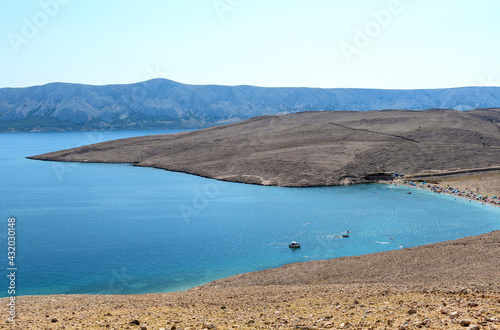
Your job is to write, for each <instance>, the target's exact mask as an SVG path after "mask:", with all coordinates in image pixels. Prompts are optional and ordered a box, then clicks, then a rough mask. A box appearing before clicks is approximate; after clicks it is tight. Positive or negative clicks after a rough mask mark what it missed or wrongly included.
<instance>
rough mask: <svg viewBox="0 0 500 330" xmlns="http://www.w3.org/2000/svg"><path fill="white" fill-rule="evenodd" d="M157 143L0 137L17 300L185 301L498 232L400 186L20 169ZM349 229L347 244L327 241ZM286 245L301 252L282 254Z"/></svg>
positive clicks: (125, 168) (124, 168)
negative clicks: (267, 274)
mask: <svg viewBox="0 0 500 330" xmlns="http://www.w3.org/2000/svg"><path fill="white" fill-rule="evenodd" d="M167 132H171V131H163V132H160V131H126V132H102V133H101V132H88V133H81V132H63V133H0V170H1V172H0V173H1V174H2V185H1V190H0V199H1V212H2V214H1V218H0V220H1V219H3V220H1V221H2V222H3V223H4V225H2V226H1V227H0V228H4V229H3V230H2V231H1V232H0V239H1V242H2V244H1V246H2V247H1V248H2V249H3V250H4V251H5V253H0V255H4V260H3V261H2V265H5V266H4V267H3V268H4V270H5V272H6V269H7V261H8V260H7V257H6V251H7V243H6V238H7V219H8V218H9V217H12V216H14V217H16V219H17V222H16V226H17V228H16V243H17V245H16V248H17V250H16V253H17V254H16V262H17V268H18V271H17V284H16V286H17V287H16V293H17V294H18V295H26V294H57V293H89V294H94V293H104V294H127V293H146V292H167V291H177V290H185V289H188V288H190V287H193V286H196V285H200V284H203V283H206V282H209V281H211V280H215V279H218V278H222V277H226V276H230V275H234V274H238V273H243V272H248V271H254V270H261V269H265V268H270V267H277V266H280V265H283V264H285V263H291V262H298V261H308V260H314V259H328V258H334V257H340V256H348V255H359V254H366V253H372V252H378V251H387V250H392V249H400V248H405V247H412V246H417V245H422V244H427V243H434V242H440V241H445V240H450V239H456V238H460V237H465V236H470V235H477V234H481V233H485V232H489V231H492V230H496V229H500V208H495V207H493V206H489V205H484V206H483V205H481V204H480V203H475V202H469V201H468V200H461V199H459V200H456V199H455V197H452V196H446V195H440V196H436V195H433V194H432V193H430V192H428V191H423V190H418V189H414V188H408V187H389V186H385V185H359V186H352V187H325V188H302V189H295V188H280V187H262V186H255V185H245V184H236V183H226V182H219V181H215V180H211V179H205V178H200V177H196V176H192V175H187V174H182V173H173V172H168V171H163V170H157V169H151V168H136V167H133V166H130V165H126V164H113V165H112V164H76V163H74V164H73V163H58V162H42V161H35V160H28V159H25V157H26V156H30V155H35V154H40V153H44V152H48V151H53V150H59V149H63V148H69V147H74V146H77V145H83V144H89V143H94V142H100V141H104V140H110V139H116V138H123V137H128V136H138V135H146V134H159V133H167ZM408 190H411V191H412V194H411V195H407V194H406V191H408ZM348 230H349V231H352V233H351V234H350V237H349V238H341V239H339V238H335V236H336V235H341V234H343V233H344V232H345V231H348ZM391 238H393V239H391ZM292 240H296V241H298V242H300V243H301V244H302V248H301V249H300V250H290V249H289V248H288V246H287V245H288V243H289V242H290V241H292ZM2 278H3V280H2V281H3V282H0V285H1V287H2V288H5V289H1V290H0V296H1V297H5V296H7V295H8V294H7V287H8V283H7V281H6V279H5V277H3V276H2Z"/></svg>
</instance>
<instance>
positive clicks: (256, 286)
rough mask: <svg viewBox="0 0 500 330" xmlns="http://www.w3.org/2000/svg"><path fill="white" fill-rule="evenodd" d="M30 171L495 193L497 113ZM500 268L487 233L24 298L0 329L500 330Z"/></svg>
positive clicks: (241, 131)
mask: <svg viewBox="0 0 500 330" xmlns="http://www.w3.org/2000/svg"><path fill="white" fill-rule="evenodd" d="M32 158H33V159H42V160H57V161H77V162H106V163H132V164H134V165H137V166H151V167H157V168H162V169H167V170H173V171H180V172H186V173H191V174H196V175H201V176H205V177H211V178H216V179H219V180H227V181H235V182H245V183H254V184H262V185H279V186H319V185H341V184H354V183H363V182H370V181H372V180H375V179H377V178H379V177H382V176H383V175H384V174H383V173H387V172H389V173H390V172H396V173H399V174H404V175H414V176H416V177H419V175H420V177H422V178H424V177H425V176H426V175H427V176H428V177H429V178H431V179H433V180H435V181H441V180H448V182H453V184H467V185H474V184H476V183H478V182H480V184H481V185H482V186H481V187H483V186H484V187H485V188H486V190H487V191H491V192H496V193H498V192H499V191H500V187H499V186H498V182H499V181H498V175H499V174H498V173H499V171H498V166H499V165H500V109H482V110H472V111H453V110H427V111H403V110H401V111H400V110H391V111H376V112H307V113H298V114H291V115H284V116H265V117H258V118H253V119H250V120H247V121H243V122H240V123H236V124H231V125H226V126H218V127H212V128H208V129H204V130H199V131H193V132H184V133H178V134H173V135H157V136H146V137H138V138H130V139H123V140H116V141H110V142H105V143H100V144H95V145H91V146H86V147H81V148H76V149H69V150H64V151H58V152H53V153H49V154H44V155H39V156H35V157H32ZM448 172H449V173H448ZM490 177H491V178H494V179H493V180H491V179H489V178H490ZM485 207H490V206H485ZM499 256H500V231H494V232H491V233H487V234H483V235H479V236H474V237H467V238H463V239H459V240H456V241H449V242H442V243H437V244H431V245H426V246H420V247H415V248H408V249H402V250H396V251H389V252H383V253H376V254H370V255H364V256H356V257H344V258H337V259H332V260H325V261H311V262H307V263H298V264H291V265H285V266H282V267H279V268H275V269H268V270H264V271H260V272H254V273H248V274H242V275H237V276H233V277H230V278H226V279H221V280H218V281H215V282H212V283H208V284H206V285H203V286H201V287H197V288H194V289H191V290H189V291H186V292H176V293H157V294H144V295H127V296H91V295H54V296H24V297H18V298H17V306H18V310H17V311H18V316H17V319H16V322H15V323H14V324H7V323H3V322H1V323H0V328H2V329H30V328H33V329H177V330H178V329H329V328H334V329H418V328H430V329H470V330H472V329H499V328H500V257H499ZM7 299H8V298H3V299H0V303H1V304H2V305H4V306H5V305H6V304H7Z"/></svg>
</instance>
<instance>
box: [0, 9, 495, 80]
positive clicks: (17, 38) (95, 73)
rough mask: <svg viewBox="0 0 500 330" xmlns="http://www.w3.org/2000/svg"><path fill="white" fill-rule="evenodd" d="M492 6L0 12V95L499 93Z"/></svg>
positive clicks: (4, 10)
mask: <svg viewBox="0 0 500 330" xmlns="http://www.w3.org/2000/svg"><path fill="white" fill-rule="evenodd" d="M499 17H500V1H498V0H476V1H472V0H342V1H340V0H170V1H169V0H142V1H139V0H136V1H132V0H105V1H102V0H100V1H97V0H40V1H37V0H23V1H2V4H1V11H0V36H1V43H0V63H1V64H0V87H22V86H31V85H40V84H46V83H49V82H56V81H59V82H72V83H85V84H96V85H102V84H114V83H120V84H121V83H132V82H138V81H143V80H147V79H151V78H158V77H161V78H169V79H172V80H175V81H178V82H182V83H189V84H223V85H241V84H247V85H257V86H307V87H369V88H403V89H407V88H439V87H458V86H472V85H474V86H481V85H496V86H500V61H499V58H500V41H499V40H500V37H499V36H500V19H499Z"/></svg>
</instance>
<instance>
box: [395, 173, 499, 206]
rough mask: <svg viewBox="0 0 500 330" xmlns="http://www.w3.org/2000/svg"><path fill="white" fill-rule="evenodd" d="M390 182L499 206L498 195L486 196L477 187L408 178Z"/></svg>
mask: <svg viewBox="0 0 500 330" xmlns="http://www.w3.org/2000/svg"><path fill="white" fill-rule="evenodd" d="M389 183H390V184H393V185H404V186H411V187H415V188H420V189H425V190H430V191H432V192H434V193H437V194H441V193H443V194H447V195H452V196H456V197H462V198H467V199H470V200H473V201H477V202H481V203H483V204H485V203H486V204H490V205H494V206H500V198H498V196H492V197H488V196H487V195H484V194H482V193H481V192H480V191H479V189H476V191H473V190H472V189H470V188H467V189H465V190H463V189H462V190H461V189H458V188H453V187H451V186H449V185H445V186H442V185H439V184H433V183H427V182H421V181H408V180H404V179H402V180H394V181H390V182H389Z"/></svg>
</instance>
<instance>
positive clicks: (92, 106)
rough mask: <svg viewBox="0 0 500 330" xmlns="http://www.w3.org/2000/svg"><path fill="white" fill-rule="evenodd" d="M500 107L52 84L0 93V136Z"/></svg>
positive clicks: (374, 93)
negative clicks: (292, 115) (289, 116)
mask: <svg viewBox="0 0 500 330" xmlns="http://www.w3.org/2000/svg"><path fill="white" fill-rule="evenodd" d="M499 105H500V87H461V88H444V89H416V90H395V89H394V90H384V89H361V88H299V87H290V88H286V87H284V88H269V87H255V86H219V85H187V84H182V83H178V82H175V81H171V80H167V79H154V80H149V81H145V82H140V83H135V84H127V85H105V86H92V85H82V84H69V83H51V84H47V85H43V86H33V87H27V88H2V89H0V131H3V132H7V131H10V132H14V131H66V130H113V129H114V130H118V129H165V128H204V127H210V126H214V125H223V124H228V123H234V122H238V121H241V120H245V119H249V118H252V117H255V116H262V115H276V114H287V113H296V112H303V111H334V110H335V111H336V110H348V111H351V110H352V111H369V110H383V109H407V110H425V109H431V108H440V109H454V110H471V109H475V108H492V107H498V106H499Z"/></svg>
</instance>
